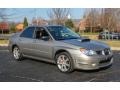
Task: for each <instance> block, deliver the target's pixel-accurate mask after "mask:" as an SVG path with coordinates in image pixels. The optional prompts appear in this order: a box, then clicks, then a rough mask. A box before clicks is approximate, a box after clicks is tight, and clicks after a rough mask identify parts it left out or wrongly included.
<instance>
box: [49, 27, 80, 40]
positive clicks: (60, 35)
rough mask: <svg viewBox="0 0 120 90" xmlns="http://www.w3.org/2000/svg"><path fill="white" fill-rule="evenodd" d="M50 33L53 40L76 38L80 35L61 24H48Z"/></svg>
mask: <svg viewBox="0 0 120 90" xmlns="http://www.w3.org/2000/svg"><path fill="white" fill-rule="evenodd" d="M47 28H48V30H49V32H50V34H51V35H52V36H53V38H54V39H55V40H67V39H78V38H80V36H79V35H78V34H76V33H75V32H73V31H72V30H70V29H69V28H66V27H63V26H48V27H47Z"/></svg>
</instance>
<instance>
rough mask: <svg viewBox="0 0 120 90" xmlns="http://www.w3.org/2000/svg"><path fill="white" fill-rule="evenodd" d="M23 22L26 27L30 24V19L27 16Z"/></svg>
mask: <svg viewBox="0 0 120 90" xmlns="http://www.w3.org/2000/svg"><path fill="white" fill-rule="evenodd" d="M23 24H24V28H26V27H27V26H28V21H27V18H26V17H25V18H24V22H23Z"/></svg>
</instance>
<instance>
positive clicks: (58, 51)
mask: <svg viewBox="0 0 120 90" xmlns="http://www.w3.org/2000/svg"><path fill="white" fill-rule="evenodd" d="M62 52H67V53H68V54H69V55H70V56H71V54H70V52H69V51H68V50H65V49H59V50H57V51H56V52H55V54H54V60H56V58H55V57H56V55H57V54H59V53H62ZM71 57H72V56H71Z"/></svg>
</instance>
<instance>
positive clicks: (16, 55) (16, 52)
mask: <svg viewBox="0 0 120 90" xmlns="http://www.w3.org/2000/svg"><path fill="white" fill-rule="evenodd" d="M12 53H13V57H14V58H15V60H18V61H21V60H22V59H23V55H22V53H21V51H20V49H19V47H18V46H14V47H13V50H12Z"/></svg>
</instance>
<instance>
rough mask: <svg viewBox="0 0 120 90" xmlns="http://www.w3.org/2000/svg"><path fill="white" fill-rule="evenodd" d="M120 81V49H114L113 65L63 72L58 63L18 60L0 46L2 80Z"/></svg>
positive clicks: (0, 78) (0, 79) (0, 76)
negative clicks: (90, 69) (92, 69)
mask: <svg viewBox="0 0 120 90" xmlns="http://www.w3.org/2000/svg"><path fill="white" fill-rule="evenodd" d="M4 81H5V82H118V81H120V51H114V63H113V65H112V66H111V67H108V68H103V69H100V70H95V71H83V70H75V71H74V72H72V73H69V74H65V73H61V72H60V71H59V70H58V69H57V67H56V65H54V64H50V63H45V62H41V61H37V60H32V59H24V60H23V61H16V60H14V58H13V57H12V55H11V54H10V53H9V52H8V50H7V47H0V82H4Z"/></svg>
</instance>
